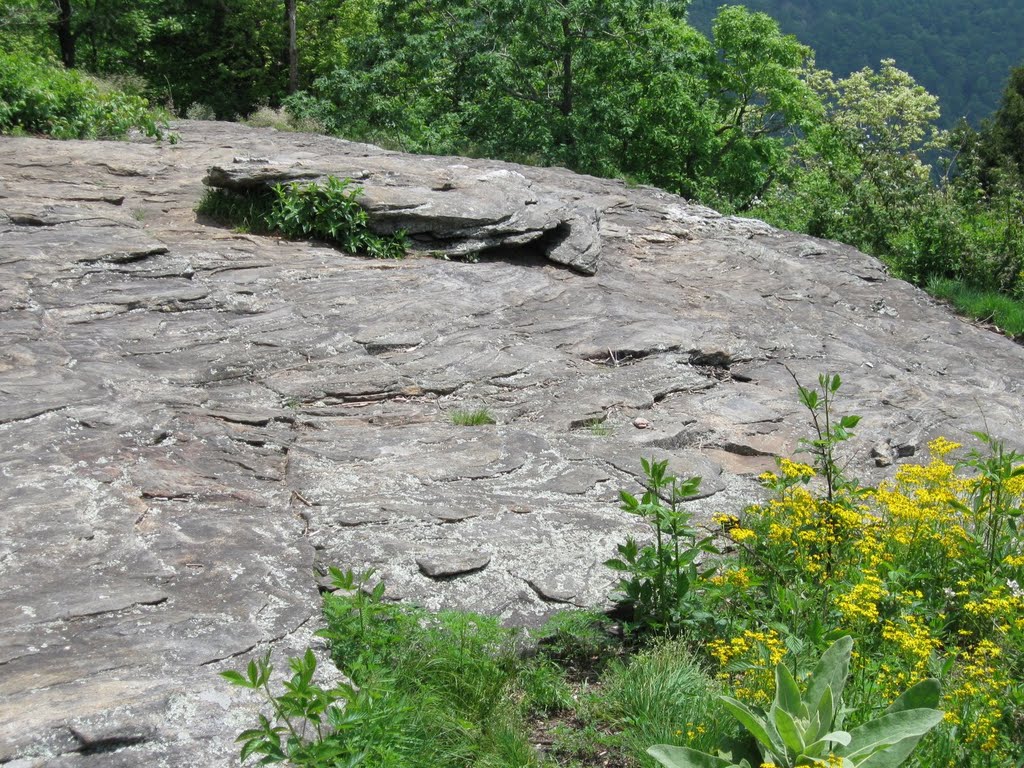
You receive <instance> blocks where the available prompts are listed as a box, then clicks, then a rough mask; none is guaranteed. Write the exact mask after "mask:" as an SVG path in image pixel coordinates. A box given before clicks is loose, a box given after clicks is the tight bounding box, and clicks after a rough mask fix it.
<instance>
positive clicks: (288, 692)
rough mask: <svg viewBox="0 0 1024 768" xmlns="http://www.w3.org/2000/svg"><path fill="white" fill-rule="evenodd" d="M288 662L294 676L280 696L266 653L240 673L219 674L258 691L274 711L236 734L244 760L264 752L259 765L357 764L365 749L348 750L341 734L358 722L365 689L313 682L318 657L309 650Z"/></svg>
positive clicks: (239, 684)
mask: <svg viewBox="0 0 1024 768" xmlns="http://www.w3.org/2000/svg"><path fill="white" fill-rule="evenodd" d="M288 665H289V666H290V667H291V670H292V673H293V674H292V677H291V679H289V680H286V681H285V682H284V692H283V693H281V694H278V695H275V694H274V693H273V691H272V690H271V688H270V678H271V674H272V673H273V671H274V668H273V665H271V663H270V654H269V653H268V654H267V655H266V656H264V657H262V658H260V659H254V660H252V661H250V662H249V664H248V666H247V667H246V669H245V672H244V674H243V673H242V672H238V671H235V670H227V671H224V672H221V673H220V674H221V676H222V677H223V678H225V679H226V680H227V681H228V682H229V683H231V684H232V685H235V686H238V687H240V688H246V689H249V690H252V691H256V692H258V693H260V694H261V695H262V696H263V697H264V698H265V699H266V701H267V702H268V703H269V705H270V708H271V711H272V714H273V719H271V718H268V717H267V716H266V715H263V714H261V715H260V716H259V725H258V727H256V728H249V729H247V730H245V731H242V733H241V734H239V736H238V738H237V739H236V741H237V742H238V743H240V744H241V745H242V751H241V759H242V762H245V760H247V759H248V758H249V757H250V756H253V755H256V756H262V759H261V760H260V764H261V765H268V764H271V763H283V762H288V763H290V764H292V765H296V766H309V767H310V768H321V767H324V766H332V767H335V766H337V767H344V768H348V767H349V766H355V765H358V764H359V763H361V762H362V759H363V757H364V756H365V753H358V754H352V753H351V749H350V748H349V746H348V745H347V744H346V742H345V740H344V739H343V738H341V736H342V735H343V734H344V733H345V732H346V731H347V730H349V729H351V728H352V727H354V726H356V725H357V724H358V723H359V721H360V719H361V713H360V710H365V709H366V705H367V703H368V698H367V693H366V692H360V691H359V690H357V689H356V688H354V687H353V686H351V685H345V684H343V685H339V686H337V687H335V688H332V689H329V690H328V689H324V688H321V687H320V686H318V685H316V684H314V683H313V676H314V674H315V673H316V657H315V656H314V655H313V652H312V651H311V650H307V651H306V653H305V654H303V655H302V656H301V657H297V658H291V659H289V660H288Z"/></svg>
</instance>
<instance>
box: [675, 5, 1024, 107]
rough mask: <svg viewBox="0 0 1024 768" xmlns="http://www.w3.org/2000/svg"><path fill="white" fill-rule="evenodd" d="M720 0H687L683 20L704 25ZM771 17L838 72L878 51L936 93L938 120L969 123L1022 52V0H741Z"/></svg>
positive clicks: (874, 58)
mask: <svg viewBox="0 0 1024 768" xmlns="http://www.w3.org/2000/svg"><path fill="white" fill-rule="evenodd" d="M723 1H724V0H693V2H692V4H691V5H690V12H689V13H690V16H689V18H690V21H691V23H693V24H694V25H695V26H696V27H697V28H698V29H703V30H707V29H710V27H711V19H712V18H713V17H714V14H715V10H716V8H718V6H719V5H721V4H722V3H723ZM743 2H744V5H746V6H747V7H748V8H750V9H751V10H757V11H764V12H766V13H768V14H769V15H770V16H772V17H774V18H775V19H777V20H778V21H779V24H780V26H781V27H782V30H783V31H784V32H787V33H789V34H793V35H796V36H797V37H798V38H799V39H800V42H802V43H804V44H805V45H809V46H811V47H812V48H813V49H814V50H815V52H816V54H817V57H816V58H817V63H818V66H820V67H823V68H825V69H829V70H832V72H833V73H834V74H835V75H837V76H840V77H845V76H846V75H848V74H849V73H850V72H852V71H854V70H857V69H861V68H862V67H866V66H871V67H877V66H878V62H879V61H880V60H882V59H885V58H892V59H895V60H896V65H897V66H898V67H899V68H900V69H903V70H905V71H907V72H909V73H910V74H912V75H913V76H914V77H915V78H916V79H917V81H918V82H919V83H921V85H923V86H924V87H925V88H927V89H928V90H929V91H930V92H931V93H933V94H935V95H936V96H938V97H939V100H940V106H941V108H942V119H941V120H940V123H941V124H942V125H943V126H946V127H948V126H951V125H952V124H953V123H955V122H956V120H957V119H958V118H960V117H962V116H965V117H967V118H968V120H970V121H971V123H973V124H975V125H976V124H977V123H978V122H979V121H980V120H981V119H982V118H984V117H987V116H988V115H989V114H991V113H992V111H993V110H994V109H995V108H996V106H997V104H998V101H999V94H1000V92H1001V89H1002V87H1003V84H1004V83H1005V82H1006V77H1007V75H1008V73H1009V71H1010V68H1011V67H1014V66H1016V65H1018V64H1020V62H1021V57H1022V56H1024V2H1022V0H972V2H963V0H896V1H895V2H894V0H743Z"/></svg>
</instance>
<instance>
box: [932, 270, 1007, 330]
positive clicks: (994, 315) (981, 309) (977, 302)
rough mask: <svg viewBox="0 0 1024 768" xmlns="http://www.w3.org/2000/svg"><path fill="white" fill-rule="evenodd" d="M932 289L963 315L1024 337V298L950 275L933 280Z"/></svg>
mask: <svg viewBox="0 0 1024 768" xmlns="http://www.w3.org/2000/svg"><path fill="white" fill-rule="evenodd" d="M928 293H930V294H931V295H932V296H935V297H936V298H939V299H942V300H943V301H948V302H949V303H950V304H952V305H953V307H954V308H955V309H956V311H957V312H959V313H960V314H962V315H966V316H967V317H971V318H974V319H975V320H982V321H984V322H986V323H992V324H993V325H995V326H996V327H997V328H999V330H1001V331H1002V332H1003V333H1005V334H1007V335H1008V336H1012V337H1014V338H1018V337H1024V301H1018V300H1016V299H1014V298H1012V297H1010V296H1007V295H1006V294H1005V293H999V292H998V291H990V290H984V289H979V288H973V287H971V286H970V285H967V284H966V283H962V282H960V281H958V280H947V279H935V280H931V281H930V282H929V283H928Z"/></svg>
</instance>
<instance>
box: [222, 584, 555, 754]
mask: <svg viewBox="0 0 1024 768" xmlns="http://www.w3.org/2000/svg"><path fill="white" fill-rule="evenodd" d="M330 573H331V576H332V580H333V582H334V586H335V587H336V588H337V589H338V591H337V592H335V593H333V594H331V595H328V596H327V597H326V598H325V602H324V612H325V617H326V619H327V629H325V630H324V631H323V632H322V633H321V634H322V635H323V636H324V637H326V638H328V639H329V640H330V641H331V644H332V649H333V654H334V658H335V660H336V661H337V663H338V667H339V668H340V669H341V670H342V671H343V672H344V673H345V675H346V676H347V677H348V679H349V681H350V682H349V683H347V684H343V685H339V686H336V687H334V688H332V689H330V690H323V689H321V688H319V687H317V686H316V685H314V684H313V682H312V678H313V673H314V672H315V666H316V665H315V660H314V658H313V655H312V653H309V652H307V653H306V655H305V656H304V657H303V658H302V659H292V660H291V662H290V663H291V666H292V669H293V671H294V672H295V675H294V676H293V677H292V679H291V680H289V681H286V682H285V683H284V692H283V693H281V694H276V695H275V694H274V693H273V692H272V689H271V687H270V683H269V681H270V676H271V668H270V666H269V664H268V663H267V662H266V660H263V661H254V662H251V663H250V664H249V667H248V669H247V671H246V673H245V674H243V673H239V672H226V673H223V674H224V677H226V678H227V679H228V680H229V681H230V682H232V683H233V684H235V685H241V686H243V687H247V688H253V689H256V690H259V691H261V693H262V695H263V697H264V698H265V699H266V700H267V702H268V704H269V705H270V709H271V713H272V715H273V719H271V718H269V717H267V716H264V715H261V716H260V719H259V727H257V728H253V729H250V730H247V731H245V732H243V733H242V734H241V736H240V737H239V741H240V742H241V743H242V744H243V748H242V758H243V760H244V759H245V758H247V757H248V756H250V755H263V756H265V758H266V759H265V760H264V762H283V761H285V760H287V761H288V762H290V763H292V764H294V765H308V766H323V767H324V768H326V766H335V765H340V766H349V765H356V764H360V765H373V766H381V768H447V767H450V768H456V766H463V765H466V764H477V765H493V766H506V767H507V768H513V767H514V766H530V765H535V764H536V756H535V755H534V754H533V750H532V748H531V747H530V745H529V743H528V741H527V740H526V735H525V727H524V726H523V723H522V717H523V711H522V710H520V709H518V708H517V706H516V705H515V703H514V702H513V701H512V700H511V699H509V698H508V694H509V693H510V692H511V690H512V689H513V688H514V687H516V686H518V682H517V681H518V680H519V678H520V676H523V677H527V678H530V681H531V689H532V690H533V691H534V692H535V693H536V692H537V691H538V690H540V689H542V688H543V686H542V685H541V684H540V683H539V682H538V677H539V673H537V672H536V671H533V670H530V674H527V672H526V670H525V662H523V661H522V660H520V659H519V657H518V656H517V654H516V636H515V633H514V632H513V631H512V630H507V629H504V628H502V627H500V626H499V625H498V623H497V622H496V621H495V620H494V619H490V618H485V617H482V616H477V615H473V614H463V613H442V614H437V615H430V614H427V613H425V612H424V611H421V610H418V609H416V608H413V607H411V606H403V605H397V604H394V603H387V602H385V601H384V600H383V596H384V585H383V583H381V582H378V583H376V584H375V585H373V586H371V582H372V578H373V573H372V572H369V571H368V572H364V573H358V574H357V573H353V572H352V571H341V570H340V569H337V568H332V569H331V571H330ZM549 688H550V686H549ZM517 690H519V688H517ZM544 690H545V695H547V696H548V697H549V698H548V703H549V705H550V697H551V696H553V695H557V694H552V693H550V690H549V689H548V688H545V689H544Z"/></svg>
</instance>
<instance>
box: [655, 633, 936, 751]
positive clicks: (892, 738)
mask: <svg viewBox="0 0 1024 768" xmlns="http://www.w3.org/2000/svg"><path fill="white" fill-rule="evenodd" d="M852 651H853V638H851V637H850V636H849V635H847V636H845V637H843V638H840V639H839V640H837V641H836V642H835V643H833V644H832V646H831V647H829V649H828V650H826V651H825V653H824V654H823V655H822V657H821V659H820V661H819V662H818V664H817V666H816V667H815V668H814V670H813V671H812V672H811V674H810V676H809V677H808V679H807V681H806V685H805V689H804V691H803V693H801V691H800V687H799V686H798V685H797V682H796V679H795V678H794V677H793V675H792V673H791V672H790V671H789V669H787V668H786V667H785V666H784V665H782V664H779V665H777V666H776V667H775V696H774V700H773V701H772V704H771V707H770V708H769V709H768V711H767V712H765V711H764V710H762V709H759V708H754V707H750V706H747V705H746V704H744V703H742V702H740V701H737V700H736V699H733V698H730V697H728V696H723V697H722V701H723V703H724V704H725V706H726V708H727V709H728V710H729V712H730V713H731V714H732V715H733V717H735V718H736V719H737V720H738V721H739V722H740V723H741V724H742V725H743V727H744V728H746V729H747V731H749V732H750V735H751V736H753V737H754V739H755V740H756V742H757V749H758V752H759V753H760V760H758V758H757V757H754V756H753V755H750V754H746V755H739V756H738V755H736V754H735V753H732V754H728V757H724V756H723V757H715V756H713V755H710V754H707V753H704V752H699V751H697V750H694V749H691V748H689V747H674V746H669V745H663V744H662V745H657V746H654V747H651V748H650V750H649V752H650V754H651V755H652V756H653V757H654V758H655V759H657V760H658V762H659V763H661V764H662V765H663V766H665V768H710V767H711V766H716V767H717V766H722V768H726V767H727V766H742V767H743V768H750V766H758V765H760V764H764V763H770V764H772V765H775V766H778V768H794V767H795V766H799V765H823V766H832V765H835V766H841V767H842V768H857V767H858V766H872V767H876V768H880V767H881V766H885V767H886V768H896V766H898V765H900V764H901V763H903V762H904V761H905V760H906V759H907V758H908V757H909V756H910V753H911V752H913V750H914V747H916V746H917V743H918V742H919V741H920V740H921V738H922V737H923V736H924V735H925V734H926V733H927V732H928V731H930V730H931V729H932V728H934V727H935V726H936V725H938V724H939V722H940V721H941V720H942V715H943V713H942V712H940V711H939V710H937V709H935V707H936V706H937V705H938V703H939V684H938V681H937V680H934V679H929V680H924V681H922V682H920V683H918V684H917V685H915V686H914V687H912V688H911V689H910V690H908V691H906V692H905V693H904V694H903V695H901V696H900V697H899V698H897V699H896V701H894V702H893V703H892V704H891V705H890V706H889V707H888V708H887V709H886V710H885V712H884V713H883V714H882V716H881V717H878V718H876V719H874V720H870V721H868V722H865V723H863V724H861V725H859V726H857V727H855V728H851V729H850V730H849V731H846V730H843V721H844V719H845V714H846V713H845V712H844V711H843V688H844V687H845V685H846V679H847V676H848V674H849V669H850V655H851V653H852ZM737 758H738V759H737Z"/></svg>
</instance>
